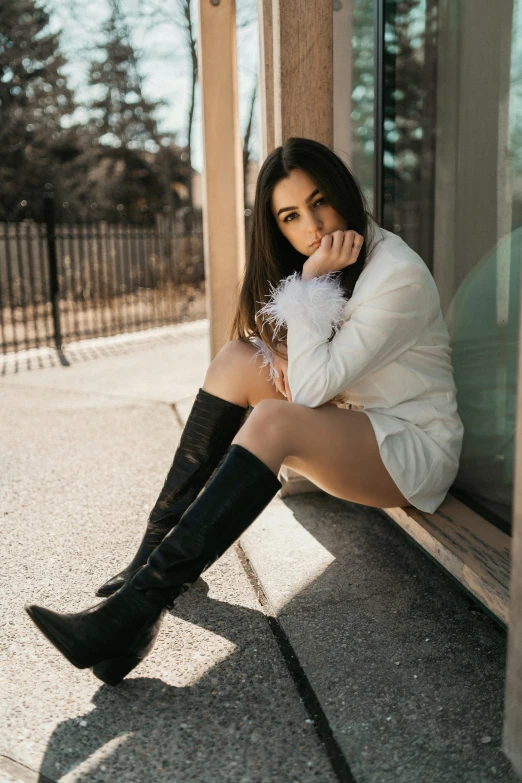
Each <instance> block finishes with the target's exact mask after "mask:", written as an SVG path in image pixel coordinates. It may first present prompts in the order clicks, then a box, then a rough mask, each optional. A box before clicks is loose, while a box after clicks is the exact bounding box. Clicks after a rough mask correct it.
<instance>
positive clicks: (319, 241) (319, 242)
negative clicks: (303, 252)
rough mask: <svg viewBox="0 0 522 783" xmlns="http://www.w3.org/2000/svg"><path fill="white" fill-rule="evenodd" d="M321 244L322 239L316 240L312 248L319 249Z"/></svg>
mask: <svg viewBox="0 0 522 783" xmlns="http://www.w3.org/2000/svg"><path fill="white" fill-rule="evenodd" d="M320 244H321V240H320V239H316V240H315V242H312V244H311V245H310V247H318V246H319V245H320Z"/></svg>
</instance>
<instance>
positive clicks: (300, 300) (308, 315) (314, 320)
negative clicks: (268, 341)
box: [258, 271, 346, 340]
mask: <svg viewBox="0 0 522 783" xmlns="http://www.w3.org/2000/svg"><path fill="white" fill-rule="evenodd" d="M270 289H271V291H270V299H269V300H268V302H266V304H265V305H263V307H261V309H260V310H259V311H258V315H259V314H261V315H263V316H264V317H265V319H266V321H267V322H268V323H270V324H271V325H272V326H273V328H274V334H275V335H276V334H277V333H278V332H279V330H280V329H281V327H282V326H283V324H284V325H286V326H287V328H288V327H289V326H290V325H291V326H292V327H293V328H297V329H298V330H301V329H305V330H306V329H309V330H310V331H311V332H312V333H313V334H315V335H316V336H317V337H318V338H320V339H325V340H327V339H328V338H329V337H330V335H331V333H332V328H335V329H337V328H339V327H340V326H341V324H342V323H343V322H344V318H343V317H342V312H343V309H344V306H345V304H346V299H345V298H344V292H343V289H342V285H341V282H340V279H339V274H338V272H335V271H333V272H328V273H327V274H325V275H321V276H320V277H311V278H307V279H304V280H303V278H302V277H301V276H300V273H299V272H294V273H293V274H291V275H290V276H289V277H285V278H283V280H281V282H280V283H279V285H278V286H277V287H274V286H272V285H270Z"/></svg>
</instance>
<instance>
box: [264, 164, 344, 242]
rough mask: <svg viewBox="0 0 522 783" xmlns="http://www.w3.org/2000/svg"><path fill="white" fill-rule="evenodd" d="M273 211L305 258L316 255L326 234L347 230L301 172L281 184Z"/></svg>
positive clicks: (296, 172) (273, 201) (314, 185)
mask: <svg viewBox="0 0 522 783" xmlns="http://www.w3.org/2000/svg"><path fill="white" fill-rule="evenodd" d="M271 207H272V213H273V215H274V218H275V221H276V223H277V225H278V227H279V229H280V231H281V232H282V233H283V234H284V236H285V237H286V238H287V239H288V241H289V242H290V244H291V245H292V246H293V247H295V249H296V250H298V251H299V253H302V254H303V255H304V256H311V255H312V253H315V251H316V250H317V248H318V247H319V242H320V241H321V239H322V237H324V235H325V234H332V233H333V232H334V231H337V230H338V229H339V230H341V231H347V230H348V224H347V222H346V220H345V219H344V218H343V217H342V216H341V215H340V214H339V213H338V212H336V211H335V209H334V208H333V207H332V206H330V204H329V203H328V202H327V201H326V198H324V197H323V194H322V193H321V191H320V190H319V189H318V187H317V185H316V184H315V182H314V181H313V180H312V179H310V177H309V176H308V174H306V173H305V172H304V171H302V170H301V169H294V170H293V171H291V172H290V174H289V175H288V177H285V178H284V179H281V180H279V182H278V183H277V185H276V186H275V188H274V190H273V192H272V203H271Z"/></svg>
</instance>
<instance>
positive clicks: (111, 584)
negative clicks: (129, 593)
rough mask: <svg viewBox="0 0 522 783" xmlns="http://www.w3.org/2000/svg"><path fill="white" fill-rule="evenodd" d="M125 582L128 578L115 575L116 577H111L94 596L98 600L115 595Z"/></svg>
mask: <svg viewBox="0 0 522 783" xmlns="http://www.w3.org/2000/svg"><path fill="white" fill-rule="evenodd" d="M127 581H128V576H124V575H123V574H116V576H113V577H112V578H111V579H109V580H108V581H107V582H105V583H104V584H103V585H102V586H101V587H99V588H98V589H97V590H96V593H95V595H97V596H99V597H100V598H108V597H109V596H110V595H112V594H113V593H116V592H117V591H118V590H119V589H120V587H123V585H124V584H125V583H126V582H127Z"/></svg>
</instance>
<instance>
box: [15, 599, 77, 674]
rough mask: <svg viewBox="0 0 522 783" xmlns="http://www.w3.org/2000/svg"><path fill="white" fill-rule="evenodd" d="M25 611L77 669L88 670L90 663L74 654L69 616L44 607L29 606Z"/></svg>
mask: <svg viewBox="0 0 522 783" xmlns="http://www.w3.org/2000/svg"><path fill="white" fill-rule="evenodd" d="M25 611H26V612H27V614H28V615H29V617H30V618H31V620H32V621H33V623H34V624H35V625H36V626H37V628H38V629H39V630H40V631H41V632H42V633H43V635H44V636H45V637H46V638H47V639H48V640H49V641H50V642H51V644H53V645H54V646H55V647H56V649H57V650H59V652H61V653H62V655H63V656H65V658H67V660H68V661H69V663H72V665H73V666H76V668H77V669H86V668H87V667H88V663H85V662H83V661H81V660H80V659H79V658H78V657H77V655H75V652H74V637H71V633H70V628H69V621H68V616H67V615H62V614H60V613H59V612H53V611H52V610H51V609H45V608H44V607H43V606H37V605H36V604H29V605H28V606H26V607H25Z"/></svg>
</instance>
